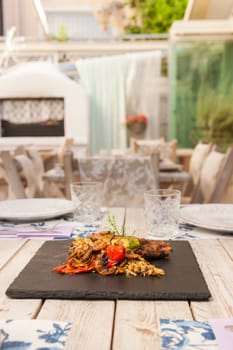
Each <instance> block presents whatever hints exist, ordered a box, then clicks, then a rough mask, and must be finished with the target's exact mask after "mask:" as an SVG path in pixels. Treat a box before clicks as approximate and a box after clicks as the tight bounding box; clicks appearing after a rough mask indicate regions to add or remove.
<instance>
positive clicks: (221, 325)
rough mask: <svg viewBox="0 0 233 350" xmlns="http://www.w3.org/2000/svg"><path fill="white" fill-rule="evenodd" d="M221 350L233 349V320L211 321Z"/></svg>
mask: <svg viewBox="0 0 233 350" xmlns="http://www.w3.org/2000/svg"><path fill="white" fill-rule="evenodd" d="M210 325H211V326H212V329H213V331H214V334H215V336H216V339H217V343H218V344H219V350H232V349H233V318H227V319H218V320H210Z"/></svg>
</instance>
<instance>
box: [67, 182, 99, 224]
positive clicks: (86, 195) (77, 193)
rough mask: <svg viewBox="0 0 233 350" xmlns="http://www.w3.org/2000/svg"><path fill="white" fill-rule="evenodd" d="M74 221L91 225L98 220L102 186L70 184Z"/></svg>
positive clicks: (90, 183)
mask: <svg viewBox="0 0 233 350" xmlns="http://www.w3.org/2000/svg"><path fill="white" fill-rule="evenodd" d="M71 198H72V202H73V207H74V208H73V214H74V219H75V220H77V221H79V222H87V223H91V222H94V221H96V220H98V219H99V218H100V207H101V199H102V184H101V183H99V182H76V183H72V184H71Z"/></svg>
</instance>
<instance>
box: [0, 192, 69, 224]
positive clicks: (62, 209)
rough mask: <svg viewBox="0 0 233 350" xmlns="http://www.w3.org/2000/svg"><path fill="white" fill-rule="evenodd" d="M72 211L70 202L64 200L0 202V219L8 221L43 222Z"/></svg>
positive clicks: (44, 199) (45, 199)
mask: <svg viewBox="0 0 233 350" xmlns="http://www.w3.org/2000/svg"><path fill="white" fill-rule="evenodd" d="M72 210H73V204H72V202H71V201H68V200H65V199H55V198H30V199H15V200H7V201H2V202H0V219H1V220H9V221H10V220H13V221H27V220H44V219H51V218H55V217H58V216H61V215H64V214H68V213H71V212H72Z"/></svg>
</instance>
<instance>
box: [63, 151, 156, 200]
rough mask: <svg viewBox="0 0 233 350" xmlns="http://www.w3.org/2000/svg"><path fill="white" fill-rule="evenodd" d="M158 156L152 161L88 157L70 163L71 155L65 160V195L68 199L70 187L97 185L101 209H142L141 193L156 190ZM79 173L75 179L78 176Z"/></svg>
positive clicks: (133, 158) (139, 158)
mask: <svg viewBox="0 0 233 350" xmlns="http://www.w3.org/2000/svg"><path fill="white" fill-rule="evenodd" d="M158 169H159V162H158V155H157V154H154V155H152V156H151V157H135V156H133V157H121V158H113V157H89V158H80V159H73V158H72V153H68V154H66V155H65V158H64V170H65V182H66V193H67V196H68V197H70V191H69V187H70V183H71V181H73V180H74V179H75V173H76V180H77V179H78V178H79V180H80V181H81V182H86V181H87V182H89V181H98V182H101V183H102V184H103V205H104V206H111V207H116V206H125V205H126V204H127V206H131V207H141V206H143V203H144V196H143V194H144V192H145V191H146V190H149V189H154V188H157V187H158V172H159V170H158ZM77 173H78V175H77Z"/></svg>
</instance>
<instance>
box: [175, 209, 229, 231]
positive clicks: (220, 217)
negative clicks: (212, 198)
mask: <svg viewBox="0 0 233 350" xmlns="http://www.w3.org/2000/svg"><path fill="white" fill-rule="evenodd" d="M180 219H181V220H182V221H183V222H185V223H187V224H192V225H195V226H198V227H201V228H205V229H208V230H213V231H220V232H233V204H200V205H198V204H196V205H190V206H187V207H183V208H181V210H180Z"/></svg>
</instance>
